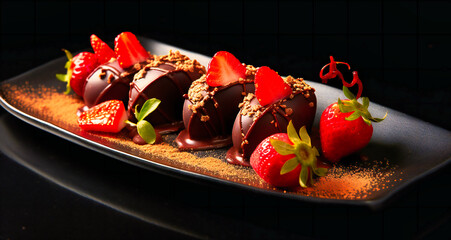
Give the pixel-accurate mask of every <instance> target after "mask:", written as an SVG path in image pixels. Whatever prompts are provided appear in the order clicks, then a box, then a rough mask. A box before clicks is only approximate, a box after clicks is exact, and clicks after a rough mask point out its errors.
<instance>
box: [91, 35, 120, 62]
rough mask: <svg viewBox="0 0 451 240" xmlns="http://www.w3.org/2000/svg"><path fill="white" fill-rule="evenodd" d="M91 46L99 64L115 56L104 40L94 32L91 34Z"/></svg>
mask: <svg viewBox="0 0 451 240" xmlns="http://www.w3.org/2000/svg"><path fill="white" fill-rule="evenodd" d="M91 46H92V49H93V50H94V53H95V54H96V57H97V60H98V61H99V64H104V63H106V62H108V61H110V59H111V58H116V53H114V51H113V49H111V48H110V47H109V46H108V45H107V44H106V43H105V42H104V41H102V40H101V39H100V38H99V37H97V36H96V35H95V34H92V35H91Z"/></svg>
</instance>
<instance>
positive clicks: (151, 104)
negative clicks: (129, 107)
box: [126, 98, 161, 144]
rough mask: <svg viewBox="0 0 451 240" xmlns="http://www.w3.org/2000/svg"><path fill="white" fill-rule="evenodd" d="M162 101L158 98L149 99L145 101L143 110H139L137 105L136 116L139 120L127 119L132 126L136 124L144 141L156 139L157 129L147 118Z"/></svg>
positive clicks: (149, 141)
mask: <svg viewBox="0 0 451 240" xmlns="http://www.w3.org/2000/svg"><path fill="white" fill-rule="evenodd" d="M160 103H161V101H160V100H159V99H156V98H151V99H148V100H147V101H146V102H144V104H143V106H142V107H141V110H139V111H138V105H136V106H135V118H136V119H137V120H138V122H137V123H136V124H135V123H133V122H130V121H128V120H127V121H126V122H127V123H128V124H130V125H132V126H136V129H137V130H138V134H139V136H141V137H142V138H143V139H144V141H146V142H147V143H148V144H153V143H155V140H156V133H155V129H154V128H153V126H152V124H150V123H149V122H148V121H147V120H145V118H146V117H147V116H148V115H149V114H150V113H152V112H153V111H155V109H157V107H158V105H160Z"/></svg>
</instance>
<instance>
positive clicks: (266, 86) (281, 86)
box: [255, 67, 292, 106]
mask: <svg viewBox="0 0 451 240" xmlns="http://www.w3.org/2000/svg"><path fill="white" fill-rule="evenodd" d="M291 93H292V91H291V87H290V85H288V84H287V83H286V82H285V81H284V80H283V79H282V78H281V77H280V76H279V74H278V73H277V72H275V71H274V70H272V69H271V68H269V67H259V68H258V69H257V73H256V74H255V96H256V97H257V99H258V102H260V104H261V105H262V106H266V105H269V104H272V103H275V102H277V101H279V100H281V99H283V98H285V97H287V96H289V95H290V94H291Z"/></svg>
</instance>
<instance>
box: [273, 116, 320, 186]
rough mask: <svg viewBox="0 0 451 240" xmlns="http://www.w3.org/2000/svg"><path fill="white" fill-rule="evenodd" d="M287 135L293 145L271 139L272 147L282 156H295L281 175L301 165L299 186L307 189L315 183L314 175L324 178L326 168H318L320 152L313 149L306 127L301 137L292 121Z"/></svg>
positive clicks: (283, 167)
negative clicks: (311, 183)
mask: <svg viewBox="0 0 451 240" xmlns="http://www.w3.org/2000/svg"><path fill="white" fill-rule="evenodd" d="M287 135H288V138H289V139H290V141H291V142H292V143H293V145H291V144H289V143H287V142H284V141H280V140H276V139H271V140H270V141H271V145H272V146H273V147H274V149H275V150H276V151H277V153H279V154H280V155H294V157H293V158H291V159H289V160H287V161H286V162H285V163H284V164H283V166H282V168H281V170H280V174H281V175H283V174H285V173H288V172H291V171H292V170H294V169H295V168H296V167H297V166H298V165H299V164H301V173H300V174H299V184H300V185H301V186H302V187H307V185H308V183H309V182H313V173H314V174H316V175H317V176H324V175H326V173H327V169H326V168H319V167H317V158H316V157H317V156H319V152H318V150H317V149H316V147H314V146H313V147H312V143H311V140H310V136H309V135H308V133H307V130H306V128H305V126H303V127H302V128H301V129H300V130H299V135H298V133H297V132H296V129H295V128H294V126H293V123H292V122H291V121H290V123H289V124H288V128H287Z"/></svg>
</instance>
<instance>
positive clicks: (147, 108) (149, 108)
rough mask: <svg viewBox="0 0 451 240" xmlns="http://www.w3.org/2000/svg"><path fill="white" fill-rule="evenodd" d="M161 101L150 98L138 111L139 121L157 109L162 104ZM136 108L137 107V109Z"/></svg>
mask: <svg viewBox="0 0 451 240" xmlns="http://www.w3.org/2000/svg"><path fill="white" fill-rule="evenodd" d="M160 103H161V101H160V100H159V99H156V98H151V99H148V100H147V101H146V102H145V103H144V104H143V106H142V108H141V110H140V111H139V113H138V117H137V118H136V119H138V121H141V120H143V119H144V118H146V117H147V116H148V115H149V114H150V113H152V112H153V111H154V110H155V109H157V107H158V105H160ZM135 110H136V109H135ZM135 112H136V111H135Z"/></svg>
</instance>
